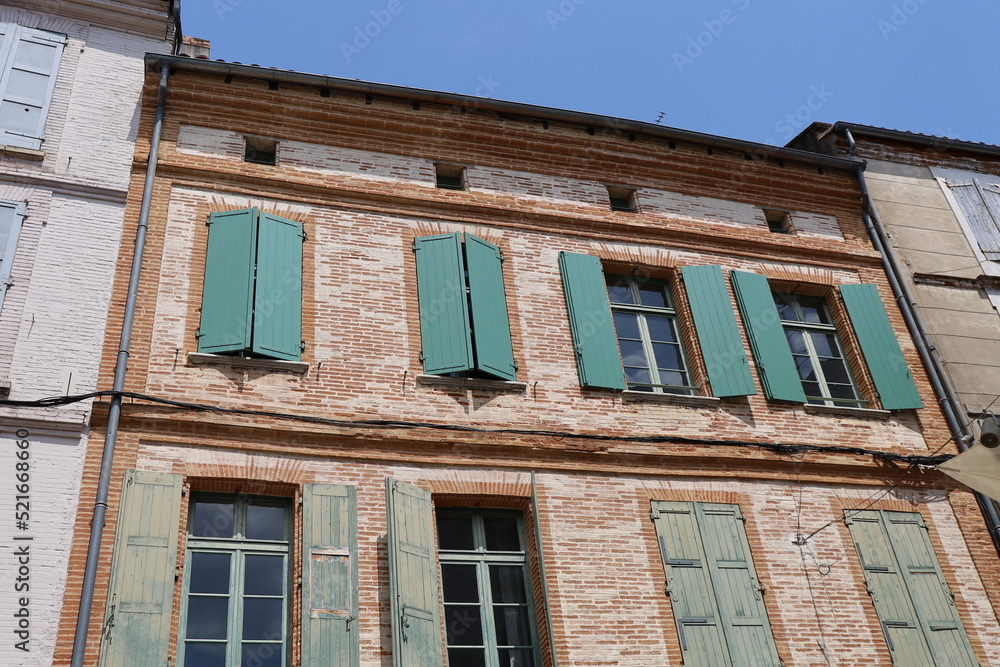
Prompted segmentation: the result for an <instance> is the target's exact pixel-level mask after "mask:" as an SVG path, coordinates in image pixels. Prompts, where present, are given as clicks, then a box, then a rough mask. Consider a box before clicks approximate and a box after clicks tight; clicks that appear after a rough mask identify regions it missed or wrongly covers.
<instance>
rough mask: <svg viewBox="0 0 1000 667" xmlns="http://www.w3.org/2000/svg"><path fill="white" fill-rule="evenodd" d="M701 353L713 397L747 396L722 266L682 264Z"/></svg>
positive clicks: (750, 389) (748, 381)
mask: <svg viewBox="0 0 1000 667" xmlns="http://www.w3.org/2000/svg"><path fill="white" fill-rule="evenodd" d="M681 276H682V277H683V279H684V289H685V290H686V291H687V296H688V302H689V303H690V304H691V316H692V319H693V320H694V328H695V331H696V332H697V334H698V343H699V345H700V346H701V354H702V357H703V358H704V360H705V367H706V369H707V370H708V381H709V383H710V384H711V385H712V395H713V396H719V397H724V396H750V395H753V394H756V393H757V390H756V389H755V388H754V384H753V376H752V375H751V374H750V365H749V364H748V363H747V355H746V353H745V351H744V349H743V340H742V339H741V338H740V331H739V328H738V327H737V326H736V315H735V314H734V313H733V307H732V305H731V303H730V301H729V292H727V291H726V282H725V279H724V278H723V277H722V268H721V267H718V266H685V267H683V268H682V269H681Z"/></svg>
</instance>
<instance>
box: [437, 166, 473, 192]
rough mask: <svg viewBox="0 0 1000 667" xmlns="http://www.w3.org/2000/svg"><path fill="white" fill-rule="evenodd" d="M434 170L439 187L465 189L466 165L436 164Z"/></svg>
mask: <svg viewBox="0 0 1000 667" xmlns="http://www.w3.org/2000/svg"><path fill="white" fill-rule="evenodd" d="M434 172H435V176H436V179H437V180H436V183H437V186H438V187H439V188H444V189H445V190H464V189H465V167H460V166H458V165H456V164H440V163H438V164H435V165H434Z"/></svg>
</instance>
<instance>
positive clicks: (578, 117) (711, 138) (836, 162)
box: [146, 53, 857, 172]
mask: <svg viewBox="0 0 1000 667" xmlns="http://www.w3.org/2000/svg"><path fill="white" fill-rule="evenodd" d="M158 63H168V64H169V65H170V68H171V70H174V71H184V72H195V73H200V74H209V75H215V76H233V77H242V78H248V79H259V80H263V81H269V82H276V83H289V84H297V85H303V86H315V87H319V88H329V89H330V90H337V91H343V92H350V93H358V94H361V95H378V96H380V97H388V98H394V99H400V100H407V101H418V102H426V103H428V104H443V105H447V106H454V107H465V108H468V109H476V110H483V111H492V112H494V113H498V114H510V115H516V116H522V117H527V118H530V119H538V120H551V121H560V122H565V123H572V124H577V125H585V126H590V127H595V128H603V129H606V130H608V131H610V132H611V133H614V134H627V133H630V132H632V133H636V134H644V135H647V136H652V137H661V138H665V139H674V140H677V141H685V142H690V143H694V144H699V145H703V146H712V147H714V148H723V149H728V150H732V151H736V152H740V153H745V154H749V155H751V156H753V157H756V158H760V159H767V158H772V159H779V160H790V161H794V162H800V163H803V164H810V165H815V166H817V167H828V168H830V169H837V170H841V171H852V172H853V171H855V170H856V169H857V162H855V161H854V160H848V159H845V158H838V157H833V156H829V155H820V154H818V153H812V152H810V151H803V150H798V149H795V148H784V147H781V146H770V145H768V144H758V143H755V142H751V141H742V140H740V139H730V138H727V137H720V136H716V135H712V134H704V133H702V132H692V131H689V130H681V129H677V128H673V127H664V126H662V125H655V124H653V123H644V122H641V121H637V120H625V119H622V118H615V117H613V116H602V115H598V114H591V113H583V112H580V111H567V110H564V109H554V108H551V107H543V106H537V105H534V104H523V103H520V102H505V101H503V100H494V99H491V98H487V97H475V96H470V95H459V94H456V93H444V92H439V91H434V90H425V89H422V88H407V87H405V86H393V85H389V84H384V83H371V82H368V81H359V80H357V79H341V78H338V77H330V76H323V75H319V74H305V73H302V72H290V71H287V70H279V69H271V68H265V67H259V66H256V65H242V64H239V63H228V62H222V61H218V60H204V59H200V58H188V57H186V56H162V55H155V54H151V53H147V54H146V64H147V65H150V66H154V65H156V64H158Z"/></svg>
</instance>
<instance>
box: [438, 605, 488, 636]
mask: <svg viewBox="0 0 1000 667" xmlns="http://www.w3.org/2000/svg"><path fill="white" fill-rule="evenodd" d="M444 622H445V626H444V627H445V632H446V634H447V635H448V645H449V646H482V644H483V620H482V617H481V616H480V614H479V606H478V605H477V606H471V605H462V606H458V605H446V606H445V608H444Z"/></svg>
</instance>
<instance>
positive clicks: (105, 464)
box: [70, 62, 170, 667]
mask: <svg viewBox="0 0 1000 667" xmlns="http://www.w3.org/2000/svg"><path fill="white" fill-rule="evenodd" d="M169 75H170V67H169V66H168V64H167V63H166V62H161V63H160V87H159V90H158V91H157V95H156V119H155V121H154V124H153V136H152V140H151V141H150V146H149V161H148V163H147V165H146V182H145V185H144V186H143V191H142V206H141V208H140V210H139V224H138V226H137V230H136V235H135V252H134V253H133V255H132V270H131V273H130V274H129V278H128V296H127V298H126V301H125V317H124V320H123V321H122V331H121V338H120V341H119V347H118V360H117V362H116V363H115V380H114V384H113V387H112V391H113V392H117V393H115V394H114V395H113V396H112V398H111V407H110V410H109V412H108V426H107V430H106V432H105V436H104V452H103V453H102V454H101V472H100V477H99V478H98V482H97V497H96V499H95V501H94V517H93V519H92V520H91V522H90V543H89V545H88V547H87V564H86V566H85V568H84V574H83V589H82V591H81V593H80V607H79V612H78V614H77V621H76V636H75V637H74V638H73V658H72V661H71V662H70V665H71V667H83V660H84V655H85V653H86V651H87V633H88V631H89V629H90V613H91V610H92V608H93V604H94V586H95V584H96V582H97V565H98V561H99V560H100V555H101V536H102V533H103V531H104V519H105V515H106V514H107V511H108V487H109V485H110V483H111V471H112V464H113V462H114V454H115V443H116V442H117V440H118V422H119V419H120V417H121V409H122V395H121V392H122V391H123V390H124V389H125V373H126V371H127V370H128V357H129V346H130V343H131V340H132V324H133V323H134V321H135V302H136V298H137V296H138V293H139V276H140V272H141V270H142V257H143V251H144V249H145V246H146V230H147V229H148V227H149V209H150V205H151V202H152V199H153V183H154V181H155V178H156V162H157V155H158V153H159V150H160V135H161V134H162V131H163V117H164V114H165V111H166V103H167V79H168V77H169Z"/></svg>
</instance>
